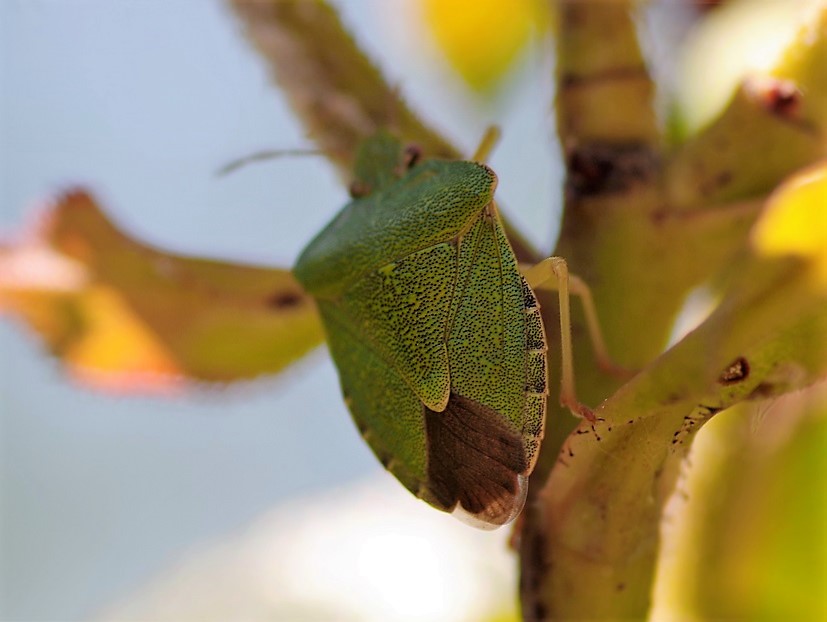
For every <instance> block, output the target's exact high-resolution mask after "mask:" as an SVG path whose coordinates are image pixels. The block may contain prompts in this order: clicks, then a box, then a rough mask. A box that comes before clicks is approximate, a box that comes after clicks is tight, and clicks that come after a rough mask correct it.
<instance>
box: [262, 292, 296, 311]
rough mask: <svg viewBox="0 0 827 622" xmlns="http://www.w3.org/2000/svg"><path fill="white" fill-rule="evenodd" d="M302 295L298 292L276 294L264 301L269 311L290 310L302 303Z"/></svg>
mask: <svg viewBox="0 0 827 622" xmlns="http://www.w3.org/2000/svg"><path fill="white" fill-rule="evenodd" d="M302 299H303V297H302V295H301V294H299V293H298V292H285V291H281V292H276V293H275V294H273V295H271V296H270V297H268V298H267V300H266V301H265V302H266V303H267V306H268V307H270V308H271V309H290V308H292V307H298V306H299V305H301V303H302Z"/></svg>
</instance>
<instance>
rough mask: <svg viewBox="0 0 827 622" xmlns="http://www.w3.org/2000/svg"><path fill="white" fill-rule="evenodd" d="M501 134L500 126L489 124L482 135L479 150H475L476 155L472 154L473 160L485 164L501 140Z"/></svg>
mask: <svg viewBox="0 0 827 622" xmlns="http://www.w3.org/2000/svg"><path fill="white" fill-rule="evenodd" d="M500 134H501V132H500V128H499V127H497V126H496V125H489V126H488V128H487V129H486V130H485V134H483V135H482V140H480V144H479V146H478V147H477V150H476V151H475V152H474V155H472V156H471V161H472V162H479V163H480V164H485V161H486V160H487V159H488V156H489V155H491V152H492V151H493V150H494V147H495V146H496V145H497V143H498V142H499V140H500Z"/></svg>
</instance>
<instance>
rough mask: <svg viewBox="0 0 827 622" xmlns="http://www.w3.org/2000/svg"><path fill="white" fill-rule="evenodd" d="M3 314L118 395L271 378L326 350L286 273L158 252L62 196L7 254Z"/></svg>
mask: <svg viewBox="0 0 827 622" xmlns="http://www.w3.org/2000/svg"><path fill="white" fill-rule="evenodd" d="M0 310H2V311H6V312H9V313H12V314H14V315H16V316H17V317H18V318H20V319H21V320H22V321H24V322H25V323H27V324H28V325H29V326H30V327H31V328H32V329H33V330H34V331H35V333H36V334H37V335H38V336H39V337H40V338H41V339H42V340H43V342H44V343H45V345H46V347H47V348H48V350H49V351H50V352H51V353H52V354H54V355H55V356H57V357H58V358H60V360H61V361H62V362H63V363H64V364H65V365H66V366H67V368H68V369H69V371H70V373H71V374H72V375H73V376H76V377H79V378H80V379H82V380H84V381H87V382H90V383H92V384H94V385H95V386H98V387H101V388H108V389H112V390H118V391H129V390H150V391H163V390H169V389H171V388H174V387H177V386H180V385H181V384H182V382H183V381H184V379H185V378H191V379H197V380H207V381H219V382H226V381H233V380H240V379H246V378H253V377H256V376H259V375H262V374H272V373H276V372H279V371H281V370H282V369H284V368H285V367H286V366H287V365H289V364H290V363H291V362H293V361H295V360H296V359H298V358H300V357H301V356H303V355H304V354H305V353H307V352H308V351H309V350H310V349H312V348H314V347H315V346H317V345H318V344H319V343H320V342H321V341H322V330H321V326H320V324H319V321H318V318H317V315H316V311H315V307H314V305H313V303H312V301H311V299H310V298H309V297H308V296H306V295H305V294H304V292H303V291H302V290H301V288H300V287H299V285H298V284H297V283H296V282H295V280H294V279H293V277H292V276H291V275H290V273H289V272H288V271H286V270H279V269H269V268H259V267H253V266H244V265H239V264H230V263H224V262H218V261H212V260H207V259H197V258H190V257H183V256H179V255H174V254H170V253H166V252H164V251H161V250H158V249H155V248H152V247H150V246H147V245H145V244H143V243H141V242H139V241H137V240H135V239H133V238H131V237H129V236H128V235H127V234H126V233H125V232H123V231H121V230H120V229H118V228H117V227H116V226H115V225H114V224H113V223H112V222H111V221H110V220H108V219H107V217H106V216H105V215H104V214H103V212H102V211H101V209H100V208H99V207H98V205H97V203H96V201H95V199H94V198H93V197H92V196H91V195H89V194H88V193H86V192H85V191H83V190H73V191H71V192H68V193H66V194H64V195H63V196H61V197H60V198H59V199H58V201H57V202H56V204H55V205H54V206H53V208H52V209H51V211H50V212H49V213H48V214H47V215H46V217H45V218H44V219H43V222H42V226H41V227H39V228H38V230H37V231H35V232H34V234H33V235H30V236H27V238H25V239H21V240H20V241H18V242H17V243H14V244H11V245H6V246H4V247H0Z"/></svg>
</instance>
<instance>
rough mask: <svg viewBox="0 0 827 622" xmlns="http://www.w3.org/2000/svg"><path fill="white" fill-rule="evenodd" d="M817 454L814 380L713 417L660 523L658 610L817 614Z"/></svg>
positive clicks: (825, 568)
mask: <svg viewBox="0 0 827 622" xmlns="http://www.w3.org/2000/svg"><path fill="white" fill-rule="evenodd" d="M825 456H827V384H825V383H824V382H821V383H818V384H816V385H814V386H812V387H810V388H808V389H807V390H805V391H799V392H797V393H793V394H789V395H785V396H783V397H782V398H779V399H777V400H773V401H772V402H763V403H760V404H757V405H747V404H743V405H740V406H738V407H737V408H736V409H733V411H732V412H728V413H727V414H726V416H724V417H715V418H714V419H713V420H712V421H711V422H710V423H709V424H708V425H707V426H706V427H705V428H704V430H703V432H702V433H701V434H699V435H698V439H697V441H696V442H695V444H694V446H693V450H692V464H693V468H692V470H691V471H690V472H689V477H688V480H687V482H686V484H685V486H683V488H685V490H686V498H685V499H684V501H683V503H682V506H683V507H682V511H681V512H680V514H678V515H677V523H676V524H674V525H670V527H671V528H673V530H674V532H675V534H674V537H675V540H674V541H673V542H672V543H671V546H670V547H669V548H671V549H672V551H673V552H672V554H671V555H670V554H668V553H667V554H665V555H663V556H662V560H663V561H665V562H666V565H665V566H664V567H663V568H662V569H661V570H660V572H659V580H660V582H661V589H660V592H661V594H660V598H656V600H661V601H663V602H661V604H660V607H665V608H667V609H670V610H672V611H674V612H677V611H681V612H684V614H685V612H692V613H694V617H696V618H697V619H703V620H724V619H726V620H736V619H737V620H782V619H789V620H823V619H825V617H827V600H825V598H824V585H825V582H827V564H826V563H825V560H827V504H825V502H824V501H825V499H824V487H823V482H824V478H825V476H827V459H826V458H825ZM673 515H674V513H673ZM670 530H672V529H670ZM661 617H663V618H666V617H667V616H666V615H664V616H661ZM669 617H674V616H669ZM682 617H686V616H685V615H684V616H682ZM658 619H659V618H658Z"/></svg>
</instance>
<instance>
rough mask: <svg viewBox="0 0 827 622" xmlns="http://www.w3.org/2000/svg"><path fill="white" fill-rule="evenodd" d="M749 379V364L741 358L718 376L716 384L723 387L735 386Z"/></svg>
mask: <svg viewBox="0 0 827 622" xmlns="http://www.w3.org/2000/svg"><path fill="white" fill-rule="evenodd" d="M747 377H749V363H747V359H745V358H744V357H743V356H739V357H738V358H737V359H735V360H734V361H732V363H730V364H729V365H728V366H727V368H726V369H725V370H724V371H723V372H722V373H721V375H720V376H718V382H719V383H720V384H723V385H730V384H736V383H738V382H741V381H742V380H746V379H747Z"/></svg>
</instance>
